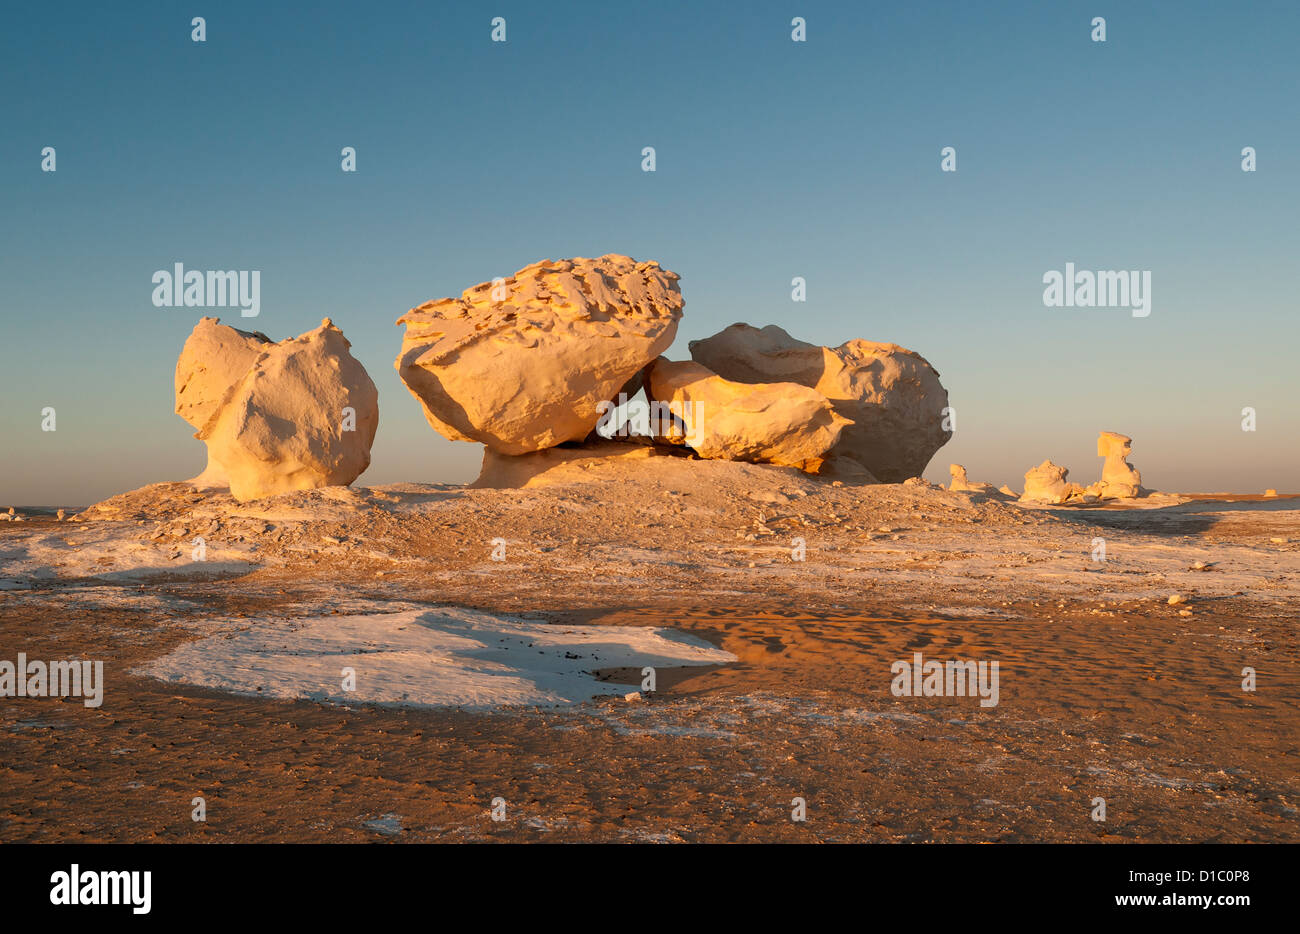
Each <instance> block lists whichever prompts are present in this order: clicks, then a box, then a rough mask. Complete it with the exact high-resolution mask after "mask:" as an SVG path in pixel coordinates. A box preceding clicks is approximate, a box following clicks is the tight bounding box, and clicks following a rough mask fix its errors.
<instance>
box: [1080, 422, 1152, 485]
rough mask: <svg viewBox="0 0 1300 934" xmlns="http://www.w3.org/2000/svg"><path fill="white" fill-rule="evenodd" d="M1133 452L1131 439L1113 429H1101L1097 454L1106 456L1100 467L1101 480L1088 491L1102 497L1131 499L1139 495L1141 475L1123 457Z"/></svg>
mask: <svg viewBox="0 0 1300 934" xmlns="http://www.w3.org/2000/svg"><path fill="white" fill-rule="evenodd" d="M1131 453H1133V439H1132V438H1130V437H1128V436H1126V435H1121V434H1118V433H1117V432H1114V431H1103V432H1102V433H1101V436H1100V437H1099V438H1098V439H1097V456H1098V457H1104V458H1106V461H1105V463H1104V464H1102V467H1101V482H1100V483H1096V484H1093V485H1092V486H1090V487H1088V492H1090V493H1094V494H1096V495H1097V496H1099V497H1101V498H1102V499H1132V498H1133V497H1136V496H1141V495H1142V493H1143V489H1142V475H1141V474H1140V473H1138V472H1137V470H1136V469H1135V468H1134V467H1133V465H1132V464H1130V463H1129V462H1128V461H1127V460H1126V459H1125V458H1127V457H1128V455H1129V454H1131Z"/></svg>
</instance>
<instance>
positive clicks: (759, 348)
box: [691, 324, 952, 483]
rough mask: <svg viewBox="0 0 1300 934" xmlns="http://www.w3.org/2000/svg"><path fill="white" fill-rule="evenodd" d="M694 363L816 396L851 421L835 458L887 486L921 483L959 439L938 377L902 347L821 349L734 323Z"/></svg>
mask: <svg viewBox="0 0 1300 934" xmlns="http://www.w3.org/2000/svg"><path fill="white" fill-rule="evenodd" d="M691 357H692V358H693V359H694V360H695V361H696V362H697V363H702V364H704V365H705V366H706V367H708V368H709V369H710V370H712V371H713V372H715V373H717V374H718V375H719V376H721V377H723V378H724V379H729V380H734V381H736V382H741V383H786V382H788V383H798V384H799V385H801V386H808V387H810V388H812V389H816V390H817V391H818V392H819V393H821V394H822V395H823V396H825V397H826V398H827V399H829V400H830V402H831V404H832V405H833V406H834V407H835V411H836V412H837V413H838V414H839V415H840V416H842V417H843V418H845V419H848V420H849V422H851V424H849V425H847V426H845V428H844V431H843V432H842V433H841V434H840V440H839V442H838V443H837V444H836V446H835V448H834V449H833V450H832V451H831V452H830V455H831V457H832V458H834V457H848V458H852V459H853V460H855V461H857V462H858V463H860V464H862V465H863V466H865V467H866V468H867V469H868V470H870V472H871V473H872V474H874V475H875V476H876V478H878V479H879V480H882V481H884V482H886V483H901V482H902V481H904V480H906V479H908V478H909V477H915V476H920V475H921V473H923V472H924V470H925V467H926V464H928V463H929V462H930V458H932V457H933V456H934V453H935V451H937V450H939V448H940V447H942V446H943V445H944V444H946V443H947V442H948V439H949V438H951V437H952V432H951V431H950V430H948V429H947V428H946V427H944V414H945V413H944V409H945V408H947V406H948V392H947V390H945V389H944V388H943V385H942V384H941V383H940V382H939V374H938V372H937V371H936V370H935V369H934V367H932V366H930V364H929V363H928V362H927V361H926V360H925V358H924V357H922V356H921V355H920V354H917V353H913V352H912V351H910V350H907V349H905V348H903V347H899V346H898V345H897V344H879V343H875V342H873V341H866V340H851V341H848V342H847V343H844V344H841V345H840V346H839V347H819V346H817V345H815V344H807V343H804V342H803V341H800V340H795V339H794V338H792V337H791V336H790V335H789V334H787V333H786V332H785V331H784V330H782V329H781V328H779V327H777V326H775V325H769V326H767V327H765V328H762V329H759V328H754V327H750V326H749V325H748V324H733V325H732V326H731V327H729V328H727V329H725V330H723V331H721V332H719V333H717V334H715V335H713V336H712V337H710V338H707V339H705V340H700V341H692V342H691Z"/></svg>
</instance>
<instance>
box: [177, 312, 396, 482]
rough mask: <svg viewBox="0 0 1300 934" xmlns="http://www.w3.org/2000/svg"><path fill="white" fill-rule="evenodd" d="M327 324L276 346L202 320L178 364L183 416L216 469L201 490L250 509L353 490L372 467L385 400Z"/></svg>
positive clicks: (259, 336) (340, 336) (204, 476)
mask: <svg viewBox="0 0 1300 934" xmlns="http://www.w3.org/2000/svg"><path fill="white" fill-rule="evenodd" d="M351 346H352V345H351V344H349V343H348V340H347V338H346V337H344V336H343V332H342V331H340V330H339V329H338V328H336V327H334V325H333V324H332V323H331V322H330V320H329V319H328V318H326V319H325V320H324V321H322V322H321V325H320V327H318V328H316V329H315V330H313V331H308V332H307V333H305V334H303V335H301V336H299V337H296V338H290V339H288V340H283V341H280V342H279V343H274V342H272V341H271V340H270V339H268V338H267V337H266V336H265V335H264V334H259V333H250V332H247V331H237V330H235V329H234V328H232V327H228V326H226V325H224V324H221V323H219V321H218V319H216V318H203V319H202V320H200V321H199V323H198V324H197V325H195V327H194V331H193V333H192V334H190V337H189V339H188V340H187V341H186V342H185V346H184V348H182V350H181V355H180V359H179V360H177V362H176V414H177V415H180V416H181V417H182V418H184V419H185V420H186V421H187V422H189V423H190V424H191V425H193V426H194V427H195V428H197V429H198V431H197V432H195V435H194V437H196V438H199V439H200V440H202V441H204V442H205V443H206V444H207V447H208V467H207V469H206V470H204V471H203V473H202V474H200V475H199V476H198V477H196V478H195V479H194V480H193V481H191V482H192V483H194V484H195V485H197V486H201V487H225V486H229V488H230V492H231V495H232V496H234V497H235V499H237V500H239V501H241V502H244V501H247V500H250V499H259V498H261V497H263V496H271V495H274V494H276V493H285V492H288V491H291V490H306V489H313V488H315V487H322V486H346V485H348V484H350V483H351V482H352V481H353V480H355V479H356V478H357V477H359V476H360V475H361V473H362V472H363V471H364V470H365V469H366V468H367V467H368V466H369V465H370V445H371V443H372V442H373V441H374V439H375V429H376V428H377V427H378V425H379V394H378V392H377V391H376V389H375V384H374V383H373V382H371V380H370V376H369V375H368V374H367V373H366V370H365V367H363V366H362V365H361V363H360V362H358V361H357V360H356V359H355V358H354V357H353V356H352V354H351V353H350V352H349V348H350V347H351Z"/></svg>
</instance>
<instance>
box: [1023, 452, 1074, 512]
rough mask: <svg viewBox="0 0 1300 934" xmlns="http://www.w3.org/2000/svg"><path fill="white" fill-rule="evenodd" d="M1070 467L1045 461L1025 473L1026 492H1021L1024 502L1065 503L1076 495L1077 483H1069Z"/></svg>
mask: <svg viewBox="0 0 1300 934" xmlns="http://www.w3.org/2000/svg"><path fill="white" fill-rule="evenodd" d="M1069 474H1070V468H1068V467H1062V466H1060V465H1059V464H1053V463H1052V462H1051V461H1050V460H1046V461H1043V462H1042V463H1041V464H1039V465H1038V466H1037V467H1034V468H1033V469H1032V470H1030V471H1028V472H1027V473H1026V474H1025V492H1023V493H1021V494H1020V501H1021V502H1022V503H1052V504H1057V503H1063V502H1065V501H1066V500H1067V499H1069V498H1070V497H1071V496H1072V495H1074V494H1075V493H1076V491H1077V489H1078V488H1077V485H1076V484H1073V483H1067V482H1066V480H1065V478H1066V477H1067V476H1069Z"/></svg>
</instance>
